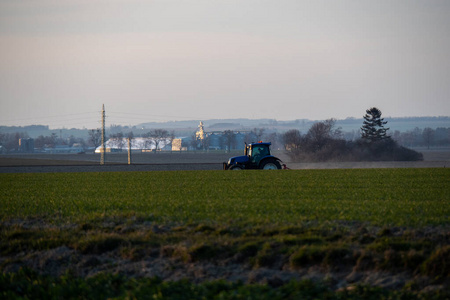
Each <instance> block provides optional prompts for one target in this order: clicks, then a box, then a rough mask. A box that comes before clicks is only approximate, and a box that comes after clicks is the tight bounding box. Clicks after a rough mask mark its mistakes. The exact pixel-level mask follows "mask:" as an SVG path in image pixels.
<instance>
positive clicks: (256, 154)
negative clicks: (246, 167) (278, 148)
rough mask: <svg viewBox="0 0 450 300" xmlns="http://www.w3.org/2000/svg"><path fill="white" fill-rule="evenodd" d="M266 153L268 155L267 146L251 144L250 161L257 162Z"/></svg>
mask: <svg viewBox="0 0 450 300" xmlns="http://www.w3.org/2000/svg"><path fill="white" fill-rule="evenodd" d="M267 155H269V149H268V147H267V146H265V145H255V146H253V149H252V153H251V156H252V161H253V162H254V163H258V162H259V161H260V160H261V158H263V157H264V156H267Z"/></svg>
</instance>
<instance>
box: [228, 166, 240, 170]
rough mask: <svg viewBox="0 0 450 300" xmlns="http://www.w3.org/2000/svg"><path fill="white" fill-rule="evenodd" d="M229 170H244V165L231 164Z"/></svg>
mask: <svg viewBox="0 0 450 300" xmlns="http://www.w3.org/2000/svg"><path fill="white" fill-rule="evenodd" d="M229 170H233V171H240V170H242V167H241V166H238V165H235V166H231V167H230V169H229Z"/></svg>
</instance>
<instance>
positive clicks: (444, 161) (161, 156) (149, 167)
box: [0, 149, 450, 173]
mask: <svg viewBox="0 0 450 300" xmlns="http://www.w3.org/2000/svg"><path fill="white" fill-rule="evenodd" d="M421 152H422V153H423V154H424V160H423V161H415V162H323V163H310V162H303V163H293V162H290V159H289V157H287V156H286V154H284V153H283V152H281V151H279V152H277V153H274V155H275V156H277V157H279V158H280V159H282V160H283V162H284V163H285V164H286V165H287V167H288V168H289V169H294V170H301V169H363V168H448V167H450V150H449V149H443V150H423V151H421ZM236 155H241V152H240V151H238V152H232V153H224V152H209V153H202V152H187V153H170V152H168V153H136V154H133V156H132V164H131V165H128V156H127V154H126V153H113V154H110V153H108V154H107V155H106V160H105V161H106V163H105V165H100V164H99V162H100V154H82V155H80V154H22V155H18V154H15V155H14V154H11V155H1V156H0V173H42V172H44V173H50V172H125V171H126V172H129V171H181V170H221V169H222V162H224V161H226V160H227V159H228V158H229V157H231V156H236Z"/></svg>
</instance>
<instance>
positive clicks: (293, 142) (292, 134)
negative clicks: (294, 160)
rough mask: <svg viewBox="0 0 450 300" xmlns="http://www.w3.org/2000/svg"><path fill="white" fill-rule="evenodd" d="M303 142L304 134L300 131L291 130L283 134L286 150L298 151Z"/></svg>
mask: <svg viewBox="0 0 450 300" xmlns="http://www.w3.org/2000/svg"><path fill="white" fill-rule="evenodd" d="M301 142H302V134H301V133H300V131H299V130H298V129H291V130H288V131H286V132H285V133H284V134H283V144H284V149H286V150H288V151H296V150H298V149H299V148H300V145H301Z"/></svg>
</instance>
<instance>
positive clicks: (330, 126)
mask: <svg viewBox="0 0 450 300" xmlns="http://www.w3.org/2000/svg"><path fill="white" fill-rule="evenodd" d="M335 123H336V120H335V119H328V120H325V121H324V122H317V123H314V124H313V125H312V126H311V128H310V129H309V130H308V133H307V134H306V137H305V138H306V141H307V143H308V146H309V148H310V150H312V151H313V152H315V151H318V150H320V149H321V148H322V147H323V146H325V145H326V144H327V143H328V141H329V140H331V139H339V138H341V137H342V131H341V128H340V127H339V128H336V129H335V128H334V125H335Z"/></svg>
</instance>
